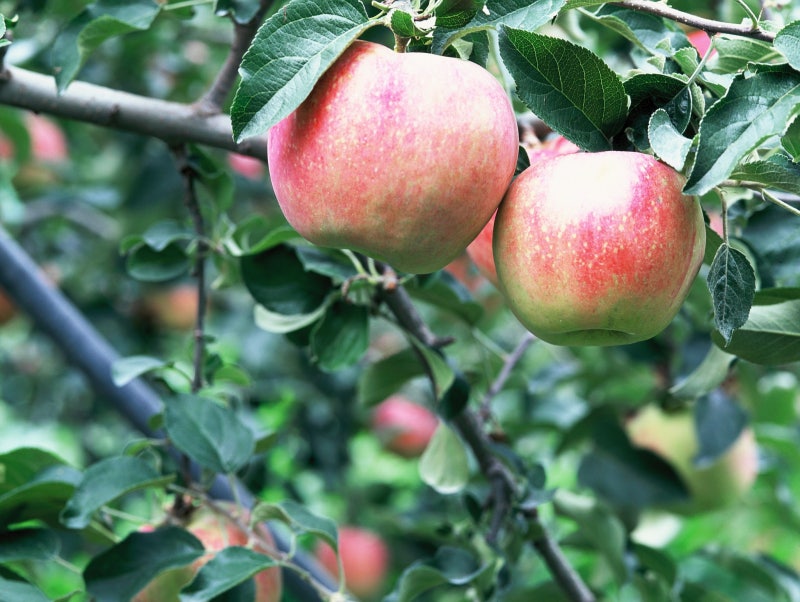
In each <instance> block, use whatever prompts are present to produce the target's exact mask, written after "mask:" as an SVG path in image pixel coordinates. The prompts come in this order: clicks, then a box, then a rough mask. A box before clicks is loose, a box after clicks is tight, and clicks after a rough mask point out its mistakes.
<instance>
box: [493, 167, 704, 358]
mask: <svg viewBox="0 0 800 602" xmlns="http://www.w3.org/2000/svg"><path fill="white" fill-rule="evenodd" d="M683 184H684V179H683V177H682V176H681V175H680V174H679V173H677V172H676V171H674V170H673V169H671V168H670V167H668V166H666V165H664V164H663V163H660V162H659V161H657V160H656V159H655V158H654V157H652V156H650V155H645V154H642V153H630V152H617V151H608V152H600V153H577V154H571V155H561V156H557V157H552V158H548V159H545V160H542V161H537V162H536V163H533V164H532V165H531V167H529V168H528V169H526V170H525V172H523V173H522V174H520V176H519V177H517V179H516V180H515V181H514V183H513V184H512V185H511V187H510V188H509V191H508V194H507V195H506V197H505V199H504V201H503V204H502V205H501V206H500V210H499V211H498V214H497V219H496V221H495V227H494V259H495V262H496V264H497V274H498V278H499V281H500V288H501V290H502V291H503V293H504V296H505V298H506V302H507V303H508V305H509V307H510V308H511V310H512V311H513V312H514V314H515V315H516V316H517V318H519V320H520V321H521V322H522V323H523V325H525V326H526V327H527V328H528V329H529V330H530V331H531V332H532V333H533V334H535V335H537V336H538V337H539V338H541V339H543V340H545V341H547V342H550V343H554V344H557V345H622V344H627V343H634V342H637V341H642V340H644V339H648V338H650V337H653V336H655V335H656V334H658V333H659V332H660V331H662V330H663V329H664V328H665V327H666V326H667V325H668V324H669V322H670V321H671V320H672V318H673V317H674V316H675V314H676V313H677V312H678V309H679V308H680V306H681V304H682V303H683V301H684V299H685V298H686V295H687V294H688V291H689V287H690V286H691V284H692V281H693V280H694V278H695V276H696V275H697V271H698V270H699V268H700V264H701V263H702V260H703V253H704V249H705V223H704V221H703V214H702V211H701V209H700V205H699V204H698V203H697V201H696V200H695V199H693V198H691V197H687V196H684V195H683V194H682V192H681V190H682V188H683Z"/></svg>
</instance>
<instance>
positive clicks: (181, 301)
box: [139, 282, 198, 330]
mask: <svg viewBox="0 0 800 602" xmlns="http://www.w3.org/2000/svg"><path fill="white" fill-rule="evenodd" d="M197 303H198V301H197V285H196V284H193V283H190V282H187V283H181V284H177V285H174V286H172V287H170V288H165V289H158V290H153V291H150V292H148V293H147V294H146V295H145V296H144V298H143V299H142V301H141V306H140V308H139V311H140V313H142V314H144V315H145V316H146V317H147V318H149V319H151V320H153V321H154V322H155V323H156V324H157V325H158V326H160V327H162V328H166V329H169V330H190V329H192V328H194V325H195V323H196V322H197Z"/></svg>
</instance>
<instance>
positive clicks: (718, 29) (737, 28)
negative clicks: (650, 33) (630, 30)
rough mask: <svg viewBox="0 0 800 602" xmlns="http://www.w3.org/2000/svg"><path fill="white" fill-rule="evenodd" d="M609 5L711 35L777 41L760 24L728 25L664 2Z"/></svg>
mask: <svg viewBox="0 0 800 602" xmlns="http://www.w3.org/2000/svg"><path fill="white" fill-rule="evenodd" d="M609 4H612V5H614V6H620V7H622V8H629V9H631V10H636V11H640V12H643V13H648V14H651V15H656V16H658V17H664V18H665V19H670V20H672V21H677V22H678V23H683V24H684V25H688V26H690V27H694V28H695V29H702V30H703V31H706V32H709V33H729V34H733V35H737V36H745V37H748V38H755V39H757V40H763V41H765V42H773V41H774V40H775V34H774V33H772V32H769V31H764V30H763V29H761V28H760V27H759V26H758V23H751V24H750V25H746V24H742V25H737V24H735V23H726V22H725V21H715V20H713V19H706V18H704V17H698V16H697V15H693V14H691V13H686V12H683V11H680V10H677V9H674V8H672V7H670V6H668V5H667V4H665V3H664V2H653V1H651V0H622V1H621V2H609Z"/></svg>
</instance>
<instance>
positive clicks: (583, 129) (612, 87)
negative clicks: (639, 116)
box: [500, 27, 628, 151]
mask: <svg viewBox="0 0 800 602" xmlns="http://www.w3.org/2000/svg"><path fill="white" fill-rule="evenodd" d="M500 54H501V55H502V57H503V61H504V63H505V65H506V67H507V68H508V70H509V72H510V73H511V75H512V76H513V77H514V80H515V81H516V84H517V95H518V96H519V97H520V99H521V100H522V102H524V103H525V104H526V105H527V106H528V108H530V109H531V110H532V111H533V112H534V113H535V114H536V115H537V116H539V117H540V118H541V119H543V120H544V122H545V123H547V125H549V126H550V127H551V128H552V129H553V130H555V131H556V132H558V133H559V134H561V135H562V136H564V137H565V138H567V139H568V140H571V141H572V142H574V143H575V144H577V145H578V146H580V147H581V148H583V149H584V150H588V151H601V150H609V149H610V148H611V147H612V143H611V139H612V137H613V136H614V135H615V134H617V133H618V132H619V130H620V128H621V127H622V125H623V123H624V122H625V117H626V115H627V112H628V97H627V95H626V94H625V88H624V87H623V85H622V82H620V80H619V78H618V77H617V75H616V74H615V73H614V72H613V71H612V70H611V69H610V68H609V67H608V65H606V64H605V63H604V62H603V61H602V60H601V59H600V58H599V57H598V56H596V55H595V54H592V53H591V52H590V51H588V50H586V49H585V48H582V47H581V46H578V45H577V44H573V43H572V42H568V41H566V40H561V39H557V38H551V37H547V36H543V35H539V34H535V33H529V32H525V31H520V30H516V29H511V28H508V27H504V28H503V29H502V31H501V32H500Z"/></svg>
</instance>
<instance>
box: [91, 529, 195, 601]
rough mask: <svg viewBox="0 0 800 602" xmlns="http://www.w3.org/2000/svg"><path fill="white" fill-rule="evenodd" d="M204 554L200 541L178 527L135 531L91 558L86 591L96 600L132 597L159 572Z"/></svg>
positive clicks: (181, 564)
mask: <svg viewBox="0 0 800 602" xmlns="http://www.w3.org/2000/svg"><path fill="white" fill-rule="evenodd" d="M204 554H205V549H204V547H203V544H202V543H201V542H200V540H199V539H197V538H196V537H195V536H194V535H192V534H191V533H189V532H188V531H186V530H185V529H181V528H179V527H171V526H170V527H163V528H161V529H157V530H156V531H153V532H150V533H139V532H134V533H131V534H129V535H128V536H127V537H126V538H125V539H123V540H122V541H121V542H120V543H118V544H117V545H115V546H113V547H111V548H109V549H108V550H105V551H104V552H102V553H100V554H98V555H97V556H95V557H94V558H92V560H91V562H89V564H88V566H87V567H86V569H85V570H84V572H83V578H84V580H85V581H86V591H87V592H88V593H89V594H90V595H92V596H93V598H92V599H93V600H96V601H97V602H122V601H123V600H131V599H132V598H133V596H135V595H136V593H138V592H139V591H140V590H141V589H142V588H144V587H145V586H146V585H147V584H148V583H150V581H152V580H153V579H154V578H155V577H156V576H157V575H158V574H160V573H163V572H164V571H167V570H170V569H176V568H179V567H182V566H185V565H188V564H191V563H192V562H194V561H195V560H197V559H198V558H200V557H201V556H203V555H204Z"/></svg>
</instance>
